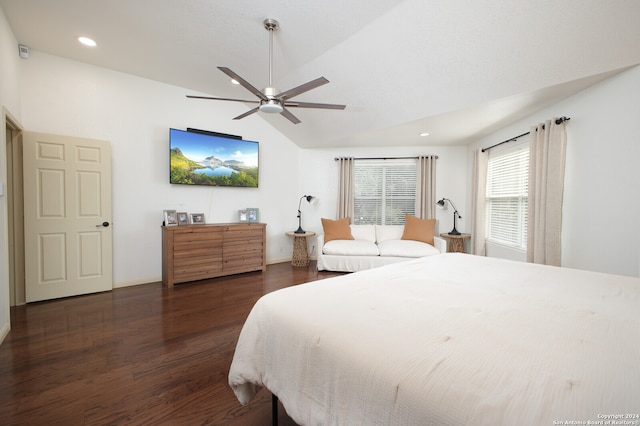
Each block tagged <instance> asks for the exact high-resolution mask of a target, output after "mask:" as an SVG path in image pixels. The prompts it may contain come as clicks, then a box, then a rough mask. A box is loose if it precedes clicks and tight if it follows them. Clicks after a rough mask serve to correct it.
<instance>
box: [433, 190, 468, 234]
mask: <svg viewBox="0 0 640 426" xmlns="http://www.w3.org/2000/svg"><path fill="white" fill-rule="evenodd" d="M445 201H448V202H449V204H451V207H453V229H452V230H451V231H450V232H449V235H460V232H458V230H457V229H456V218H457V219H462V216H460V215H459V214H458V209H456V206H455V204H453V202H452V201H451V200H450V199H448V198H443V199H442V200H440V201H438V202H437V203H436V204H437V205H439V206H440V207H442V208H444V207H445Z"/></svg>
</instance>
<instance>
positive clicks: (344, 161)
mask: <svg viewBox="0 0 640 426" xmlns="http://www.w3.org/2000/svg"><path fill="white" fill-rule="evenodd" d="M338 168H339V180H338V213H337V218H338V219H342V218H343V217H350V218H351V222H353V157H341V158H338Z"/></svg>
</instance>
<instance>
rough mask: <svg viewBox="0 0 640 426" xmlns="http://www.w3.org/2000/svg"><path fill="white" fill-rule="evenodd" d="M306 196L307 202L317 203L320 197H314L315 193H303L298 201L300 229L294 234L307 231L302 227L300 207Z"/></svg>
mask: <svg viewBox="0 0 640 426" xmlns="http://www.w3.org/2000/svg"><path fill="white" fill-rule="evenodd" d="M305 198H306V199H307V202H308V203H311V204H316V203H317V202H318V197H314V196H313V195H303V196H302V197H300V201H299V202H298V229H296V230H295V231H294V234H304V233H305V232H306V231H305V230H304V229H302V211H301V210H300V207H302V206H301V204H302V200H304V199H305ZM312 201H313V202H312Z"/></svg>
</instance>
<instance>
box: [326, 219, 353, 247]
mask: <svg viewBox="0 0 640 426" xmlns="http://www.w3.org/2000/svg"><path fill="white" fill-rule="evenodd" d="M320 220H321V221H322V229H323V230H324V242H325V243H327V242H328V241H331V240H353V236H352V235H351V228H350V227H349V218H348V217H344V218H342V219H338V220H331V219H325V218H321V219H320Z"/></svg>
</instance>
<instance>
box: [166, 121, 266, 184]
mask: <svg viewBox="0 0 640 426" xmlns="http://www.w3.org/2000/svg"><path fill="white" fill-rule="evenodd" d="M169 144H170V157H171V161H170V163H171V170H170V182H171V183H175V184H182V185H208V186H238V187H247V188H257V187H258V142H254V141H247V140H243V139H242V138H240V137H239V136H233V135H226V134H222V133H216V132H208V131H205V130H196V129H188V130H187V131H185V130H177V129H170V131H169Z"/></svg>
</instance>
